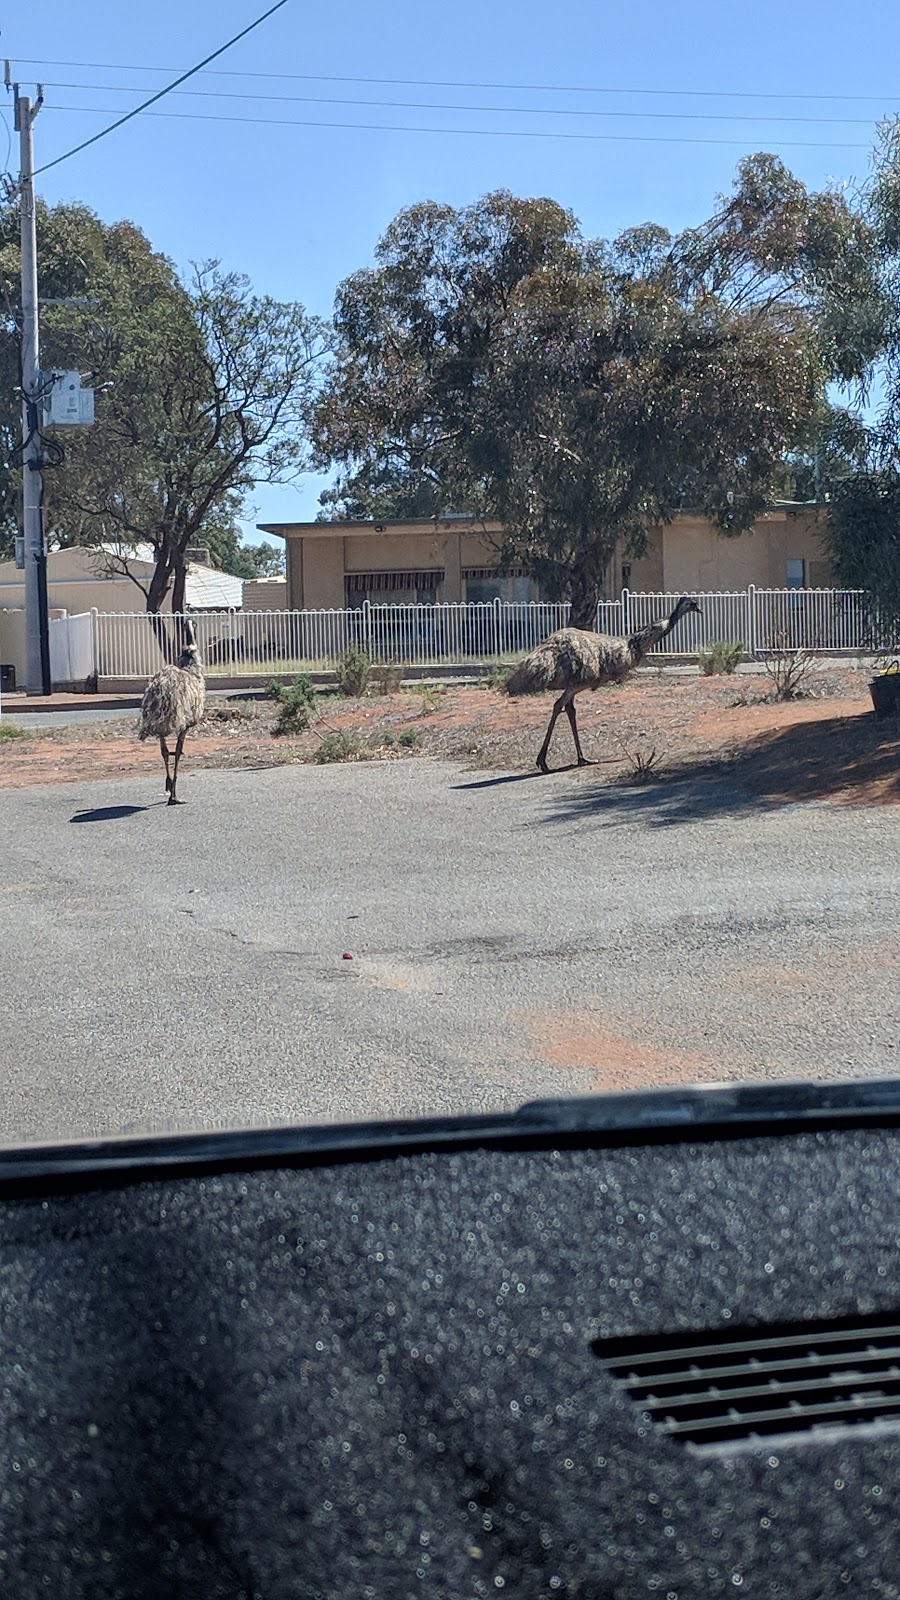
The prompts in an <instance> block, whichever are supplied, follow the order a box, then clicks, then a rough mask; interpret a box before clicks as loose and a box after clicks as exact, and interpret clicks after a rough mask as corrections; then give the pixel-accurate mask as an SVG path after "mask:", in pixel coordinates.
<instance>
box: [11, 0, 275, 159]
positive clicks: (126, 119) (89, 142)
mask: <svg viewBox="0 0 900 1600" xmlns="http://www.w3.org/2000/svg"><path fill="white" fill-rule="evenodd" d="M285 5H287V0H276V3H275V5H273V6H270V7H269V9H268V11H264V12H263V14H262V16H261V17H257V18H256V20H255V22H251V23H249V24H248V26H247V27H246V28H242V29H241V31H240V33H236V34H235V35H234V38H233V39H229V40H228V43H227V44H223V45H220V46H219V48H218V50H213V52H212V54H211V55H208V56H204V58H203V60H202V61H198V63H197V65H196V66H195V67H191V68H189V70H188V71H187V72H183V73H182V74H181V76H180V77H179V78H176V79H175V80H174V82H173V83H170V84H167V85H166V87H165V89H160V90H159V92H158V93H157V94H153V95H151V96H150V99H149V100H145V101H144V102H143V104H142V105H139V106H135V108H134V110H133V111H128V112H126V114H125V116H124V117H119V119H118V121H117V122H111V123H110V125H109V127H108V128H102V129H101V131H100V132H99V133H95V134H94V135H93V137H92V138H90V139H85V140H84V141H83V143H81V144H77V145H75V147H74V149H72V150H67V151H66V153H65V155H62V156H57V157H56V159H55V160H54V161H46V162H45V163H44V165H43V166H42V167H36V168H35V171H34V177H37V176H38V174H39V173H41V172H49V170H50V168H51V167H58V166H59V164H60V162H61V161H68V159H69V157H70V156H77V155H78V154H79V152H80V151H81V150H86V149H87V148H88V146H89V145H92V144H96V143H97V140H98V139H105V138H106V135H107V134H108V133H115V131H116V129H117V128H122V127H124V125H125V123H126V122H130V121H131V119H132V117H138V116H140V114H141V112H142V111H146V110H147V107H148V106H152V105H155V104H156V102H157V100H162V98H163V96H164V95H167V94H171V93H172V90H173V89H177V88H178V85H179V84H180V83H185V82H186V81H187V79H188V78H192V77H193V76H194V74H195V73H197V72H201V71H202V70H203V68H204V67H205V66H208V65H209V63H210V61H215V60H217V58H218V57H219V56H221V55H224V53H225V51H226V50H230V49H231V47H232V45H235V44H237V43H238V42H239V41H240V40H241V39H246V37H247V34H248V33H252V32H253V30H254V28H258V27H259V26H260V23H263V22H266V21H267V20H268V18H269V17H271V16H274V14H275V12H276V11H280V10H281V8H282V6H285Z"/></svg>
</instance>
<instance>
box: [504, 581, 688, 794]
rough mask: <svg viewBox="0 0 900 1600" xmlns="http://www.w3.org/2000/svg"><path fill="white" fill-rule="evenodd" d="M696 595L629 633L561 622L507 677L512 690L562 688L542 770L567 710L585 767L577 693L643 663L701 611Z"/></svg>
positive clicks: (518, 692)
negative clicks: (627, 635) (593, 630)
mask: <svg viewBox="0 0 900 1600" xmlns="http://www.w3.org/2000/svg"><path fill="white" fill-rule="evenodd" d="M699 610H700V607H699V606H698V604H697V602H696V600H692V599H691V598H690V597H689V596H688V595H682V597H681V599H680V600H679V601H678V604H677V605H676V606H675V608H674V610H673V611H672V612H671V614H670V615H669V616H668V617H661V618H660V619H659V620H658V621H657V622H651V623H649V624H648V625H647V627H646V628H641V629H640V631H639V632H638V633H633V634H632V635H631V637H630V638H628V639H620V638H617V637H616V636H615V635H614V634H610V633H591V632H590V631H589V630H587V629H585V628H560V629H559V630H558V632H556V633H551V635H550V637H549V638H548V639H542V640H541V643H540V644H539V645H537V646H536V648H535V649H534V650H532V651H531V653H530V654H529V655H527V656H525V657H524V659H523V660H522V661H520V662H519V663H518V664H517V666H515V667H513V669H512V671H511V672H510V674H509V677H508V678H507V680H506V684H505V688H506V692H507V694H511V695H523V694H541V693H543V691H544V690H545V689H558V690H559V691H560V695H559V699H558V700H557V701H556V703H555V705H554V707H553V713H552V715H551V717H550V725H549V727H548V729H547V733H546V737H545V739H544V742H543V744H542V745H541V748H540V750H539V752H538V758H537V764H538V766H539V767H540V769H541V771H542V772H546V771H547V770H548V768H547V751H548V749H549V747H550V740H551V737H552V735H553V729H554V727H555V726H556V719H557V717H558V716H559V715H560V712H562V711H565V713H566V716H567V717H568V719H569V723H570V726H571V729H572V738H573V740H574V743H575V754H576V756H577V758H578V765H579V766H580V767H582V766H586V765H587V764H588V763H587V760H586V757H585V756H584V754H583V752H582V749H581V741H580V740H579V738H578V723H577V720H576V717H575V696H576V695H578V694H582V693H583V692H584V690H585V689H599V688H600V686H601V684H605V683H621V682H622V679H623V678H626V677H627V676H628V674H629V672H633V671H634V669H635V667H638V666H640V664H641V662H642V661H643V659H644V657H645V656H646V655H647V653H648V652H649V651H650V650H652V649H653V646H654V645H655V644H659V642H660V640H661V639H664V638H665V637H666V636H667V634H669V633H671V631H672V629H673V628H674V627H675V626H676V624H677V623H678V622H680V621H681V618H682V617H683V616H684V615H685V613H686V612H688V611H699Z"/></svg>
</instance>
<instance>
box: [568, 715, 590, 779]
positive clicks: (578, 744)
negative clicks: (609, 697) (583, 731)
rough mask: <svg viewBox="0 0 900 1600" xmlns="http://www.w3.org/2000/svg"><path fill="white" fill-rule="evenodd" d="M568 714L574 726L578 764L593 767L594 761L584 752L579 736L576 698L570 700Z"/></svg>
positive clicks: (573, 734)
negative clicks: (576, 719) (576, 718)
mask: <svg viewBox="0 0 900 1600" xmlns="http://www.w3.org/2000/svg"><path fill="white" fill-rule="evenodd" d="M566 716H567V717H568V719H569V722H570V724H571V727H572V738H573V739H574V740H575V754H576V755H577V757H578V765H579V766H580V767H592V766H593V765H594V763H593V761H589V760H588V758H587V756H586V755H584V754H583V752H582V749H581V740H580V739H579V737H578V724H577V722H576V721H575V701H574V700H570V701H569V703H568V705H567V706H566Z"/></svg>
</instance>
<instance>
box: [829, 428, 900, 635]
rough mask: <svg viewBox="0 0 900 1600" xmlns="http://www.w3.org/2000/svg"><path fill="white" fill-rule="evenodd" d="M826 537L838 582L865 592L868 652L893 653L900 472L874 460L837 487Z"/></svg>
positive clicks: (899, 606)
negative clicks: (887, 651) (865, 468)
mask: <svg viewBox="0 0 900 1600" xmlns="http://www.w3.org/2000/svg"><path fill="white" fill-rule="evenodd" d="M898 443H900V441H898ZM825 539H826V544H827V547H828V551H829V555H830V557H831V562H832V566H833V568H834V573H835V577H836V579H837V582H838V583H839V584H840V585H841V587H842V588H847V589H861V590H862V591H863V595H864V599H865V610H866V635H867V644H868V646H869V648H870V649H879V650H895V649H896V648H897V647H898V645H900V468H898V466H897V465H895V464H894V463H893V462H891V461H885V462H884V464H883V465H879V463H878V461H877V459H873V460H872V461H871V463H870V466H869V468H868V470H866V471H863V472H858V473H855V474H854V475H853V476H852V477H848V478H846V479H844V481H843V482H841V483H839V484H838V485H836V487H835V489H834V493H833V496H832V504H831V509H830V515H829V518H828V524H827V527H826V531H825Z"/></svg>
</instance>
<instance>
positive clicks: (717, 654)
mask: <svg viewBox="0 0 900 1600" xmlns="http://www.w3.org/2000/svg"><path fill="white" fill-rule="evenodd" d="M743 654H744V646H743V644H742V643H741V642H740V640H738V639H735V640H732V641H731V642H730V643H726V642H725V640H724V639H714V640H713V642H712V644H711V645H710V647H709V649H708V650H701V651H700V655H699V657H698V664H699V667H700V671H701V673H702V674H703V676H704V678H715V677H718V675H719V673H721V672H728V673H730V672H734V671H736V669H737V668H738V667H739V666H740V664H741V658H742V656H743Z"/></svg>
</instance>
